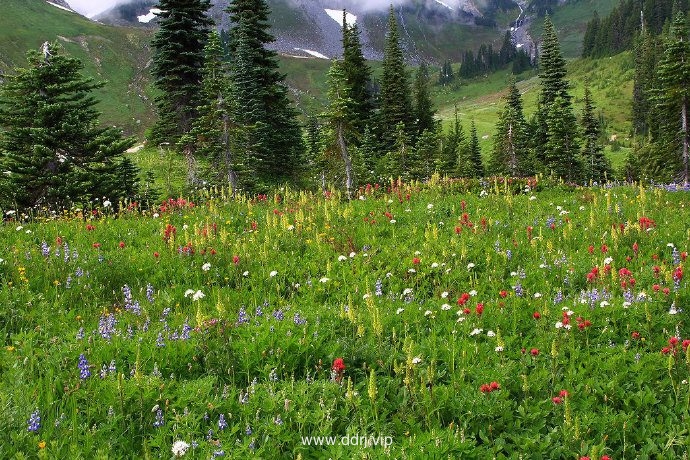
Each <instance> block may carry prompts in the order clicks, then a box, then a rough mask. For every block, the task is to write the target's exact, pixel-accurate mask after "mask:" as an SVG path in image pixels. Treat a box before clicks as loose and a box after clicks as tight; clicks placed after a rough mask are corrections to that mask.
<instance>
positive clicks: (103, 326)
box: [98, 314, 117, 342]
mask: <svg viewBox="0 0 690 460" xmlns="http://www.w3.org/2000/svg"><path fill="white" fill-rule="evenodd" d="M116 324H117V319H115V315H110V314H104V315H101V317H100V319H99V320H98V333H99V334H101V337H103V339H104V340H107V341H108V342H110V339H111V338H112V335H113V333H114V332H115V325H116Z"/></svg>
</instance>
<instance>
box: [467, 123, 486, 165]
mask: <svg viewBox="0 0 690 460" xmlns="http://www.w3.org/2000/svg"><path fill="white" fill-rule="evenodd" d="M468 151H469V159H470V161H469V163H470V174H471V177H474V178H480V177H484V163H483V162H482V150H481V147H480V146H479V137H478V136H477V126H476V125H475V124H474V120H472V124H471V125H470V142H469V145H468Z"/></svg>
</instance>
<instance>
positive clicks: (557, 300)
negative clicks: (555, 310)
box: [553, 289, 563, 305]
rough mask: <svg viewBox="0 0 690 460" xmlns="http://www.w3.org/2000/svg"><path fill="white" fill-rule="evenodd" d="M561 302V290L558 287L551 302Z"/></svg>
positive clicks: (555, 303)
mask: <svg viewBox="0 0 690 460" xmlns="http://www.w3.org/2000/svg"><path fill="white" fill-rule="evenodd" d="M561 302H563V291H561V290H560V289H559V290H558V292H556V295H555V296H554V297H553V303H554V305H557V304H559V303H561Z"/></svg>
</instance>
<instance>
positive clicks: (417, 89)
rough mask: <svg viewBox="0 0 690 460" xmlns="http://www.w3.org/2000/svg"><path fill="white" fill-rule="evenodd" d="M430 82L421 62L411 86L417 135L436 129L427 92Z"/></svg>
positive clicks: (431, 104) (427, 72)
mask: <svg viewBox="0 0 690 460" xmlns="http://www.w3.org/2000/svg"><path fill="white" fill-rule="evenodd" d="M430 81H431V78H430V76H429V67H428V66H427V65H426V63H424V62H422V63H421V64H420V65H419V68H418V69H417V73H416V74H415V79H414V84H413V91H414V94H413V96H414V117H415V128H416V133H417V135H421V134H422V133H423V132H424V131H433V130H434V129H435V127H436V121H435V120H434V115H435V114H436V111H435V110H434V106H433V102H432V101H431V94H430V91H429V86H430Z"/></svg>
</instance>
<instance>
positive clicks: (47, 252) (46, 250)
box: [41, 241, 50, 258]
mask: <svg viewBox="0 0 690 460" xmlns="http://www.w3.org/2000/svg"><path fill="white" fill-rule="evenodd" d="M41 254H43V257H46V258H47V257H50V246H48V243H46V242H45V241H42V242H41Z"/></svg>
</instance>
